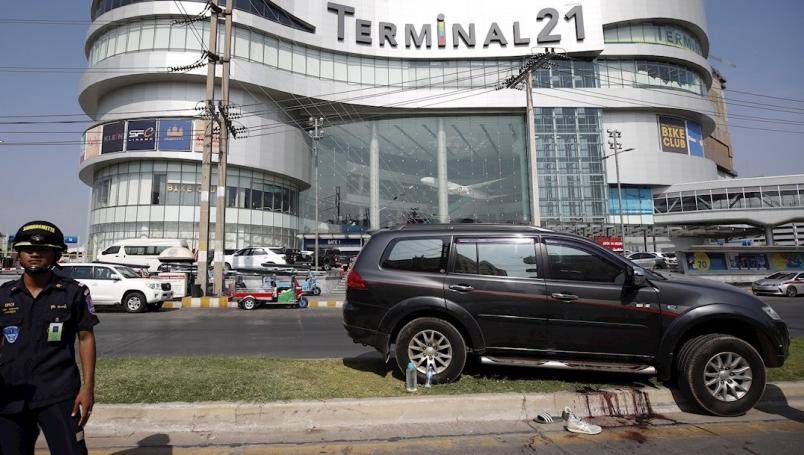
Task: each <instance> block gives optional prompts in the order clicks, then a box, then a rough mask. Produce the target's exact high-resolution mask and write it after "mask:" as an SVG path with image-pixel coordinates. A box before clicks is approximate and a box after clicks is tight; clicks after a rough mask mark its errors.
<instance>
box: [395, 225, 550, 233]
mask: <svg viewBox="0 0 804 455" xmlns="http://www.w3.org/2000/svg"><path fill="white" fill-rule="evenodd" d="M523 229H526V230H533V231H538V232H554V231H552V230H550V229H545V228H540V227H535V226H530V225H527V224H495V223H460V224H447V223H428V224H402V225H398V226H394V227H391V228H390V230H393V231H442V230H449V231H476V230H494V231H521V230H523Z"/></svg>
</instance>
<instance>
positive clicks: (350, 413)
mask: <svg viewBox="0 0 804 455" xmlns="http://www.w3.org/2000/svg"><path fill="white" fill-rule="evenodd" d="M798 400H804V381H799V382H783V383H777V384H775V385H774V386H773V387H769V388H768V389H766V391H765V395H764V396H763V398H762V403H763V404H769V405H773V404H778V405H782V404H788V403H790V402H794V401H798ZM564 406H569V407H571V408H572V409H573V410H574V411H575V413H576V414H577V415H578V416H581V417H590V416H628V415H648V414H669V413H677V412H683V409H689V408H688V405H687V404H686V403H684V402H679V401H676V399H675V398H674V396H673V392H671V391H670V390H669V389H667V388H664V387H660V388H655V389H654V388H639V389H637V388H627V389H626V388H621V389H612V390H605V391H592V392H586V393H570V392H557V393H547V394H481V395H459V396H410V397H396V398H376V399H375V398H372V399H333V400H321V401H283V402H274V403H259V404H258V403H225V402H221V403H209V402H208V403H165V404H146V405H97V406H95V408H94V412H93V416H92V420H91V421H90V422H89V424H88V426H87V431H88V432H89V433H91V434H92V435H93V437H101V436H122V435H127V434H130V433H131V432H132V430H133V429H136V431H138V432H203V431H210V432H211V431H215V432H226V431H232V432H234V431H236V432H239V433H244V432H246V433H247V432H264V431H266V429H268V428H270V429H272V430H277V431H278V430H292V431H299V430H309V429H314V428H315V429H337V428H354V427H371V426H384V425H402V424H437V423H469V422H490V421H527V420H532V419H534V418H535V417H536V415H537V414H539V413H541V412H544V411H549V412H550V413H551V414H552V415H560V414H561V410H562V409H563V408H564Z"/></svg>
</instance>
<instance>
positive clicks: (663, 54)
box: [79, 0, 734, 251]
mask: <svg viewBox="0 0 804 455" xmlns="http://www.w3.org/2000/svg"><path fill="white" fill-rule="evenodd" d="M228 1H234V5H233V6H234V15H233V22H234V31H233V39H232V46H233V49H232V58H233V61H232V65H231V78H232V85H231V86H232V90H231V96H230V99H231V102H232V103H233V107H235V108H236V110H237V112H238V113H241V114H242V116H241V117H240V118H239V119H237V122H238V123H239V125H240V126H243V127H245V130H246V131H247V134H246V136H245V137H244V138H240V139H232V140H231V142H230V144H231V145H230V155H229V161H228V162H229V175H228V182H229V183H228V184H227V185H228V187H227V188H226V190H225V191H226V202H227V211H226V247H227V248H239V247H243V246H246V245H281V246H290V245H295V244H296V243H297V240H296V236H297V235H299V234H303V233H309V232H311V231H312V230H313V229H314V222H313V219H314V215H313V213H314V205H313V201H314V198H313V193H314V191H313V190H314V188H312V185H313V184H314V182H315V181H316V179H314V178H313V176H314V174H315V173H317V176H318V179H317V180H318V182H319V183H318V185H319V191H318V193H319V198H320V203H319V212H320V218H319V220H320V221H319V230H321V231H322V232H333V233H340V232H356V231H361V230H365V229H369V228H374V227H383V226H387V225H392V224H399V223H403V222H427V221H442V222H467V221H485V222H513V223H522V222H529V221H531V219H532V214H531V209H530V207H531V200H530V199H531V195H532V194H534V193H533V191H532V187H533V186H534V184H536V185H537V187H538V199H539V200H538V206H539V208H540V220H541V223H542V224H546V225H551V224H552V225H558V224H565V223H575V224H578V223H588V224H598V225H601V224H607V223H609V222H612V221H613V220H614V218H616V217H612V215H613V214H616V213H619V212H617V211H615V210H616V209H617V207H616V206H615V207H613V206H612V201H616V200H617V199H618V198H617V190H616V183H617V176H616V171H615V166H614V165H613V164H614V163H613V160H612V159H608V158H607V156H608V155H609V154H610V153H611V150H610V149H609V146H608V144H607V141H608V134H607V131H608V130H617V131H619V132H620V133H621V137H620V139H619V140H620V141H621V143H622V145H623V148H624V149H633V150H631V151H628V152H625V153H623V154H621V155H620V156H619V167H620V182H621V184H622V185H624V189H623V197H624V199H625V202H626V210H625V213H626V214H627V221H628V222H629V223H636V224H651V223H652V222H653V220H652V217H653V213H654V209H653V198H652V188H654V187H663V186H667V185H671V184H678V183H683V182H693V181H705V180H715V179H718V178H722V177H728V176H730V175H732V174H733V173H734V172H733V169H730V168H728V166H729V165H730V163H731V160H730V159H728V160H727V159H719V158H718V157H717V156H714V155H713V154H715V153H717V152H716V151H713V150H706V147H705V141H706V140H707V139H709V138H710V136H711V135H712V134H713V132H714V131H715V130H716V128H718V127H719V128H720V129H723V128H724V127H725V126H726V117H725V111H724V109H723V107H722V106H716V102H715V101H716V99H717V98H716V97H713V96H711V94H710V91H711V90H712V88H713V73H712V69H711V67H710V66H709V65H708V63H707V60H706V59H707V56H708V52H709V38H708V36H707V32H706V16H705V12H704V7H703V0H679V1H675V2H660V1H644V0H609V1H606V2H602V1H599V0H576V1H574V2H569V3H568V2H558V1H556V2H550V1H546V2H507V3H505V2H504V3H502V4H501V3H500V2H491V1H488V0H468V1H467V0H443V1H440V2H425V1H420V0H415V1H413V2H393V1H390V0H371V1H370V0H338V1H337V2H326V1H322V0H228ZM221 3H224V4H225V2H221ZM509 3H510V5H509ZM205 11H206V4H205V3H202V2H198V1H167V0H148V1H144V0H94V1H93V2H91V14H92V19H93V23H92V25H91V26H90V29H89V31H88V34H87V39H86V46H85V53H86V56H87V59H88V62H89V63H88V69H87V71H86V73H85V75H84V77H83V79H82V85H81V91H80V95H79V101H80V103H81V105H82V107H83V109H84V110H85V111H86V112H87V114H89V115H90V116H91V117H92V119H93V120H94V121H95V123H94V124H93V125H92V127H90V128H88V129H87V131H86V133H85V143H84V149H83V151H82V158H81V166H80V178H81V179H82V181H84V182H85V183H86V184H87V185H90V186H91V187H92V205H91V217H90V232H89V234H90V242H91V245H90V248H91V249H92V251H99V250H101V249H103V248H105V247H106V246H107V245H108V244H109V243H111V242H113V241H115V240H119V239H124V238H132V237H141V236H148V237H157V238H158V237H165V238H177V237H178V238H185V239H188V240H190V241H191V242H193V241H194V240H195V239H196V238H197V237H198V220H199V207H198V203H199V198H200V165H201V156H202V155H201V153H200V151H201V149H202V143H203V125H204V123H203V120H202V119H201V118H200V117H199V115H198V110H197V107H198V106H199V105H200V102H202V100H203V99H204V97H205V90H204V87H205V86H204V84H205V76H206V68H205V67H196V68H192V69H184V70H181V71H171V69H170V68H171V67H181V66H186V65H192V64H193V63H196V62H198V61H200V59H201V57H202V55H203V54H202V53H203V51H204V50H205V49H208V47H209V43H208V42H207V41H208V36H209V21H208V20H204V21H195V22H191V23H190V24H189V25H188V24H187V22H188V21H187V19H188V17H194V16H197V15H199V14H204V12H205ZM222 35H223V30H222V27H221V30H220V33H219V37H220V41H219V47H218V48H219V49H221V47H222V44H223V39H222ZM545 47H549V48H555V49H556V50H557V51H558V52H559V53H560V54H561V55H562V56H561V57H560V58H557V59H555V60H554V61H553V62H552V64H551V65H550V66H549V67H548V68H543V69H538V70H536V71H534V73H533V102H534V122H535V125H534V126H535V133H536V141H535V144H536V145H535V153H529V147H528V142H529V141H528V134H527V131H528V128H527V124H526V96H525V93H524V92H523V91H522V90H517V89H507V88H506V89H499V87H500V85H501V84H502V82H503V81H504V80H505V79H506V78H508V77H509V76H512V75H514V74H517V73H518V72H519V71H520V68H521V65H522V64H523V61H524V59H525V58H527V57H528V56H529V55H531V54H532V53H534V52H540V51H541V50H542V49H543V48H545ZM220 71H221V70H220V66H219V67H218V76H220ZM310 117H322V118H324V134H323V137H322V138H321V140H320V141H319V144H318V145H319V147H318V150H319V152H318V163H317V165H316V162H315V161H316V160H315V159H314V157H313V153H312V149H313V144H312V142H311V139H310V137H309V135H308V134H307V132H306V129H307V125H308V118H310ZM532 157H533V158H535V159H533V158H532ZM724 163H725V164H724ZM216 181H217V177H215V176H214V175H213V180H212V182H213V184H214V183H215V182H216ZM213 191H215V189H214V187H213ZM213 199H214V198H213ZM212 210H213V219H214V210H215V209H214V208H213V209H212ZM213 231H214V230H213Z"/></svg>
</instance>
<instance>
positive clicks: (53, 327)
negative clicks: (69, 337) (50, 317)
mask: <svg viewBox="0 0 804 455" xmlns="http://www.w3.org/2000/svg"><path fill="white" fill-rule="evenodd" d="M63 328H64V323H63V322H51V323H50V326H49V327H48V329H47V341H61V331H62V329H63Z"/></svg>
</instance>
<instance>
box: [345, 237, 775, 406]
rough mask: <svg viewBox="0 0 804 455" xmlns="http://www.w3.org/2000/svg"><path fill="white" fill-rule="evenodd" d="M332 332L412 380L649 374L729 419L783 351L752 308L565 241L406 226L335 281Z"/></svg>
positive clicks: (771, 326) (733, 296)
mask: <svg viewBox="0 0 804 455" xmlns="http://www.w3.org/2000/svg"><path fill="white" fill-rule="evenodd" d="M343 319H344V326H345V328H346V331H347V332H348V334H349V336H350V337H351V338H352V339H353V340H354V341H355V342H357V343H362V344H365V345H369V346H373V347H374V348H376V349H377V350H378V351H379V352H380V353H381V354H382V355H383V356H384V357H385V358H386V359H388V358H389V357H390V355H391V354H392V353H393V354H394V356H395V358H396V364H397V365H398V367H399V368H400V369H401V370H402V371H404V370H405V368H406V366H407V365H408V362H413V364H414V366H415V367H416V370H417V372H418V375H419V379H420V380H423V379H424V378H425V375H426V374H427V372H428V370H432V372H433V373H434V378H435V380H436V382H450V381H455V380H457V379H458V378H459V377H460V375H461V372H462V371H463V369H464V366H465V364H466V361H467V357H468V356H473V357H477V358H479V360H480V361H481V362H483V363H488V364H493V365H516V366H532V367H541V368H562V369H579V370H580V369H584V370H603V371H619V372H630V373H645V374H657V375H658V376H659V378H660V379H662V380H670V379H673V378H674V379H675V380H676V381H677V383H678V384H679V386H680V387H681V389H682V391H683V392H684V393H685V394H686V396H687V397H689V399H690V400H691V402H693V403H697V405H698V406H700V407H701V408H703V409H705V410H706V411H709V412H711V413H713V414H717V415H723V416H731V415H738V414H742V413H744V412H746V411H747V410H748V409H750V408H751V407H752V406H753V405H754V404H755V403H756V402H757V401H758V400H759V398H760V397H761V396H762V393H763V392H764V389H765V377H766V376H765V367H766V366H767V367H780V366H782V365H783V364H784V362H785V359H786V358H787V356H788V353H789V345H790V338H789V334H788V329H787V325H786V324H785V323H784V322H783V321H782V319H781V318H780V317H779V315H778V314H777V313H776V312H775V311H774V310H773V309H772V308H771V307H770V306H768V305H766V304H765V303H763V302H762V301H761V300H759V299H758V298H757V297H755V296H753V295H750V294H747V293H745V292H743V291H741V290H739V289H737V288H734V287H731V286H727V285H723V284H720V283H717V282H712V281H706V280H701V279H695V278H689V277H684V276H677V277H672V278H670V277H665V276H663V275H661V274H659V273H655V272H651V271H649V270H645V269H643V268H641V267H639V266H637V265H635V264H633V263H632V262H630V261H628V260H626V259H624V258H622V257H620V256H619V255H617V254H615V253H613V252H611V251H608V250H606V249H604V248H602V247H600V246H598V245H597V244H595V243H593V242H591V241H589V240H587V239H585V238H582V237H578V236H574V235H570V234H564V233H558V232H553V231H550V230H546V229H539V228H532V227H523V226H496V225H449V226H448V225H408V226H404V227H401V228H395V229H388V230H381V231H378V232H377V233H375V234H374V235H372V237H371V239H370V240H369V242H368V244H367V245H366V246H365V247H364V248H363V250H362V252H361V253H360V255H359V256H358V258H357V261H356V264H355V266H354V267H353V268H352V270H351V272H350V273H349V275H348V276H347V292H346V299H345V302H344V306H343Z"/></svg>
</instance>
